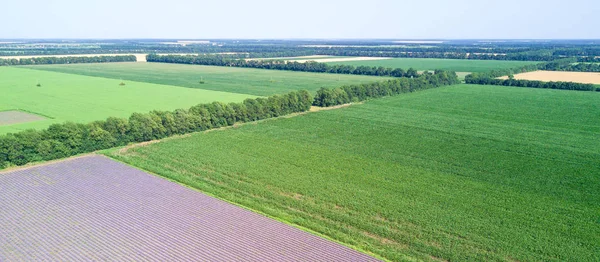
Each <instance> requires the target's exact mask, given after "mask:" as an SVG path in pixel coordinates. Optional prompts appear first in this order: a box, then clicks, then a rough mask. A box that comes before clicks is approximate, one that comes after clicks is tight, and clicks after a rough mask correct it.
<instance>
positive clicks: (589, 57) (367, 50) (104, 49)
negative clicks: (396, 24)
mask: <svg viewBox="0 0 600 262" xmlns="http://www.w3.org/2000/svg"><path fill="white" fill-rule="evenodd" d="M450 42H452V43H447V41H446V42H444V43H438V44H433V43H432V44H401V43H393V42H391V41H389V42H387V43H384V42H381V41H377V42H369V41H366V42H365V41H361V42H357V41H331V42H328V41H294V40H292V41H268V40H263V41H254V40H217V41H216V42H212V43H210V44H186V45H177V44H174V45H165V44H161V43H160V42H149V41H141V42H136V41H131V40H129V41H115V42H114V43H92V42H87V43H81V45H67V46H61V45H57V46H53V45H48V44H43V43H40V44H34V45H25V44H23V45H21V44H9V45H0V56H8V55H60V54H118V53H144V54H148V53H197V54H207V53H213V54H214V53H240V54H243V55H244V56H245V57H246V58H256V57H286V56H305V55H338V56H385V57H412V58H442V59H448V58H452V59H483V60H520V61H553V60H556V59H561V58H565V57H575V58H577V59H579V60H580V61H579V62H600V58H597V57H598V56H600V47H599V46H598V45H597V44H595V43H592V44H590V43H583V42H581V43H575V42H556V41H552V42H547V43H546V42H514V41H513V42H510V43H509V42H506V43H503V42H484V41H479V42H477V43H474V42H469V43H466V42H465V43H461V42H460V41H458V42H457V41H450Z"/></svg>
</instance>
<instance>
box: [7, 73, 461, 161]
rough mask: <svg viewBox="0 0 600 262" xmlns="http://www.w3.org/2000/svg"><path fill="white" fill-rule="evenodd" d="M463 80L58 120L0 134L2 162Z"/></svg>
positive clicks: (432, 78) (427, 78)
mask: <svg viewBox="0 0 600 262" xmlns="http://www.w3.org/2000/svg"><path fill="white" fill-rule="evenodd" d="M458 82H459V80H458V78H457V76H456V74H455V73H454V72H446V71H441V70H438V71H436V72H435V73H433V74H432V73H428V74H424V75H422V76H420V77H417V78H413V79H410V78H398V79H393V80H387V81H381V82H375V83H370V84H360V85H349V86H343V87H340V88H333V89H328V88H321V89H320V90H319V91H318V92H317V96H316V97H314V98H313V97H312V95H311V94H310V93H309V92H308V91H305V90H302V91H294V92H290V93H288V94H285V95H273V96H270V97H268V98H255V99H246V100H244V101H243V102H241V103H229V104H225V103H221V102H213V103H210V104H200V105H196V106H193V107H191V108H190V109H188V110H185V109H178V110H175V111H152V112H149V113H145V114H144V113H134V114H132V115H131V116H130V117H129V118H128V119H124V118H115V117H109V118H108V119H106V120H103V121H95V122H92V123H88V124H81V123H72V122H67V123H62V124H53V125H51V126H50V127H48V128H47V129H45V130H33V129H32V130H26V131H22V132H18V133H11V134H7V135H4V136H0V168H4V167H8V166H15V165H24V164H27V163H31V162H36V161H47V160H52V159H59V158H64V157H68V156H73V155H76V154H81V153H87V152H92V151H96V150H101V149H108V148H112V147H116V146H124V145H127V144H129V143H137V142H144V141H150V140H154V139H160V138H164V137H168V136H172V135H177V134H187V133H191V132H197V131H203V130H208V129H212V128H219V127H225V126H231V125H233V124H235V123H244V122H250V121H257V120H261V119H267V118H273V117H278V116H283V115H288V114H291V113H298V112H305V111H307V110H309V109H310V107H311V105H317V106H333V105H339V104H344V103H348V102H358V101H364V100H367V99H369V98H376V97H382V96H391V95H395V94H400V93H406V92H414V91H417V90H422V89H429V88H434V87H438V86H442V85H450V84H456V83H458Z"/></svg>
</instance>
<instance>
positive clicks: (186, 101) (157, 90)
mask: <svg viewBox="0 0 600 262" xmlns="http://www.w3.org/2000/svg"><path fill="white" fill-rule="evenodd" d="M124 82H125V86H120V83H121V81H120V80H118V79H108V78H100V77H89V76H82V75H74V74H64V73H56V72H49V71H41V70H31V69H26V68H15V67H0V93H1V94H2V95H0V111H10V110H21V111H25V112H29V113H34V114H37V115H41V116H44V117H46V119H45V120H40V121H34V122H29V123H20V124H11V125H0V134H4V133H8V132H18V131H21V130H24V129H29V128H33V129H41V128H45V127H48V126H49V125H50V124H53V123H62V122H65V121H73V122H81V123H88V122H91V121H94V120H101V119H106V118H107V117H111V116H114V117H129V116H130V115H131V113H134V112H148V111H152V110H174V109H178V108H188V107H190V106H193V105H197V104H200V103H210V102H213V101H222V102H239V101H243V100H244V99H246V98H248V97H253V96H251V95H244V94H235V93H228V92H218V91H211V90H200V89H191V88H183V87H177V86H166V85H158V84H151V83H141V82H134V81H124ZM38 83H39V84H40V86H39V87H38V86H37V84H38Z"/></svg>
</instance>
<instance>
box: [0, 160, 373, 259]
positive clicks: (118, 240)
mask: <svg viewBox="0 0 600 262" xmlns="http://www.w3.org/2000/svg"><path fill="white" fill-rule="evenodd" d="M40 260H53V261H65V260H70V261H73V260H77V261H82V260H84V261H89V260H101V261H106V260H110V261H123V260H136V261H140V260H144V261H147V260H154V261H157V260H160V261H174V260H177V261H182V260H185V261H190V260H196V261H197V260H201V261H207V260H218V261H240V260H244V261H372V260H375V259H374V258H372V257H370V256H367V255H365V254H362V253H359V252H357V251H354V250H352V249H350V248H347V247H344V246H342V245H339V244H337V243H334V242H331V241H328V240H326V239H323V238H320V237H317V236H314V235H311V234H309V233H306V232H304V231H301V230H299V229H297V228H294V227H291V226H289V225H286V224H283V223H280V222H278V221H275V220H272V219H269V218H267V217H264V216H262V215H259V214H256V213H253V212H251V211H248V210H245V209H243V208H240V207H237V206H234V205H232V204H229V203H227V202H224V201H221V200H218V199H215V198H213V197H209V196H207V195H204V194H202V193H199V192H197V191H194V190H191V189H189V188H186V187H184V186H181V185H178V184H176V183H173V182H170V181H167V180H164V179H161V178H158V177H155V176H153V175H150V174H147V173H145V172H143V171H140V170H138V169H135V168H132V167H129V166H127V165H124V164H122V163H119V162H115V161H113V160H110V159H109V158H106V157H103V156H88V157H82V158H77V159H71V160H67V161H63V162H59V163H55V164H49V165H45V166H39V167H32V168H28V169H21V170H17V171H12V172H7V173H0V261H40Z"/></svg>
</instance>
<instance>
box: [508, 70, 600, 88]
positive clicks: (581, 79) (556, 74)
mask: <svg viewBox="0 0 600 262" xmlns="http://www.w3.org/2000/svg"><path fill="white" fill-rule="evenodd" d="M514 77H515V79H519V80H520V79H522V80H537V81H555V82H556V81H562V82H576V83H584V84H596V85H600V73H597V72H561V71H534V72H527V73H521V74H516V75H514ZM501 79H508V77H507V76H505V77H501Z"/></svg>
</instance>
